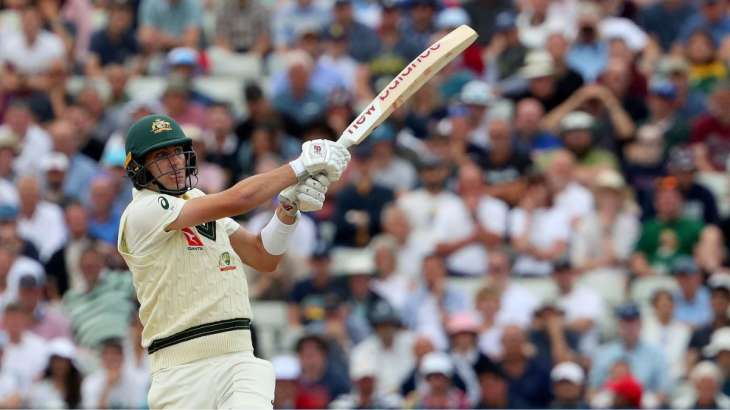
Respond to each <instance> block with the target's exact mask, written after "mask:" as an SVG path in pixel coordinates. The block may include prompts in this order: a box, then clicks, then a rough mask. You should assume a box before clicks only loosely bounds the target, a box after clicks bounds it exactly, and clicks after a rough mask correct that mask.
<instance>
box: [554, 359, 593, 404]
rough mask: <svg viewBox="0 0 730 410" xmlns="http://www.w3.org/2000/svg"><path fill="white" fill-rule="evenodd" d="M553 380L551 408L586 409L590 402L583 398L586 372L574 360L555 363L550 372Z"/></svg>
mask: <svg viewBox="0 0 730 410" xmlns="http://www.w3.org/2000/svg"><path fill="white" fill-rule="evenodd" d="M550 380H552V382H553V383H552V392H553V396H554V398H553V401H552V402H551V403H550V408H551V409H586V408H588V404H587V403H586V402H585V401H584V399H583V394H584V388H585V386H584V384H585V373H584V372H583V369H582V368H581V367H580V366H579V365H578V364H576V363H574V362H563V363H560V364H557V365H555V367H553V370H552V371H551V372H550Z"/></svg>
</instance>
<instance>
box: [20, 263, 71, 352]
mask: <svg viewBox="0 0 730 410" xmlns="http://www.w3.org/2000/svg"><path fill="white" fill-rule="evenodd" d="M19 288H20V289H19V291H18V304H19V305H20V306H21V307H22V308H23V309H24V310H25V311H26V313H27V314H28V317H29V318H31V323H30V327H29V329H30V331H31V332H33V333H34V334H36V335H37V336H40V337H41V338H43V339H45V340H52V339H56V338H70V337H71V325H70V323H69V320H68V318H66V316H64V315H63V313H61V312H60V311H59V310H58V309H57V307H56V306H53V305H51V304H49V303H47V302H45V301H44V300H43V299H42V298H43V291H44V290H45V287H44V283H43V282H41V281H39V280H38V279H37V278H36V277H35V276H33V275H24V276H23V277H21V278H20V283H19Z"/></svg>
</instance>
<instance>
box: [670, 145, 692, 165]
mask: <svg viewBox="0 0 730 410" xmlns="http://www.w3.org/2000/svg"><path fill="white" fill-rule="evenodd" d="M667 167H668V168H669V170H670V171H695V170H696V169H697V166H696V165H695V158H694V155H693V154H692V151H691V150H690V149H689V148H681V147H676V148H675V149H673V150H672V151H671V152H670V153H669V162H668V163H667Z"/></svg>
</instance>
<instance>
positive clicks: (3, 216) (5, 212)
mask: <svg viewBox="0 0 730 410" xmlns="http://www.w3.org/2000/svg"><path fill="white" fill-rule="evenodd" d="M17 216H18V208H16V207H14V206H12V205H8V204H2V205H0V221H11V220H15V218H16V217H17Z"/></svg>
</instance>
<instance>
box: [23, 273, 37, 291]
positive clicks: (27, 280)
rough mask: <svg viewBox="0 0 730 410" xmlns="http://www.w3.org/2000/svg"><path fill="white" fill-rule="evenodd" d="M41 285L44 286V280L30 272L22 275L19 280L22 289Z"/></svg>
mask: <svg viewBox="0 0 730 410" xmlns="http://www.w3.org/2000/svg"><path fill="white" fill-rule="evenodd" d="M41 286H43V282H42V281H41V280H40V279H39V278H37V277H36V276H35V275H32V274H30V273H26V274H25V275H23V276H21V277H20V281H18V287H19V288H20V289H35V288H39V287H41Z"/></svg>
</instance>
